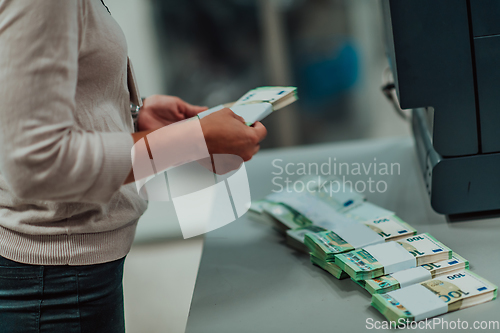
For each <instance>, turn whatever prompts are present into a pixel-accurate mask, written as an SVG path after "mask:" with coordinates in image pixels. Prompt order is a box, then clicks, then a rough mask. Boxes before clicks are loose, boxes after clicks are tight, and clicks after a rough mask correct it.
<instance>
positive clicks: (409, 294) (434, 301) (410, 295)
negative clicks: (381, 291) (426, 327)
mask: <svg viewBox="0 0 500 333" xmlns="http://www.w3.org/2000/svg"><path fill="white" fill-rule="evenodd" d="M387 295H389V296H391V297H392V298H394V299H395V300H396V301H398V302H399V303H401V304H402V305H403V306H404V307H405V308H406V309H408V311H410V313H411V314H412V315H413V317H414V318H415V321H420V320H423V319H425V318H432V317H435V316H439V315H442V314H444V313H447V312H448V304H446V303H445V301H443V300H442V299H441V298H439V297H438V296H437V295H436V294H434V293H433V292H432V291H430V290H429V289H427V288H426V287H424V286H422V285H421V284H414V285H411V286H408V287H406V288H402V289H398V290H394V291H390V292H388V293H387Z"/></svg>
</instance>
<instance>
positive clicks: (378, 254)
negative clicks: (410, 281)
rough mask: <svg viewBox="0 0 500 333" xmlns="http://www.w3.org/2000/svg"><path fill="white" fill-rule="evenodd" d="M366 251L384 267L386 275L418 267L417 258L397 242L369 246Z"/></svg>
mask: <svg viewBox="0 0 500 333" xmlns="http://www.w3.org/2000/svg"><path fill="white" fill-rule="evenodd" d="M364 249H365V251H367V252H368V253H370V254H371V255H372V256H373V257H374V258H375V259H377V261H378V262H379V263H380V264H381V265H382V266H384V274H392V273H394V272H399V271H402V270H405V269H409V268H413V267H416V266H417V260H416V259H415V257H414V256H413V255H412V254H411V253H410V252H408V251H407V250H405V248H404V247H402V246H401V245H400V244H399V243H397V242H387V243H384V244H377V245H372V246H367V247H365V248H364Z"/></svg>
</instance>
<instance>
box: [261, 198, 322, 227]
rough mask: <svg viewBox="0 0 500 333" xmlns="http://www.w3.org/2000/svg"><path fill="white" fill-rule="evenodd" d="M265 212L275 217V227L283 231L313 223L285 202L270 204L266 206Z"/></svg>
mask: <svg viewBox="0 0 500 333" xmlns="http://www.w3.org/2000/svg"><path fill="white" fill-rule="evenodd" d="M264 213H265V214H268V215H269V216H270V217H272V218H273V220H274V225H275V227H276V228H277V229H278V230H280V231H282V232H283V233H285V232H286V231H287V230H289V229H297V228H303V227H307V226H310V225H312V222H311V221H310V220H309V219H307V218H306V217H304V216H303V215H302V214H300V213H299V212H297V211H296V210H294V209H293V208H292V207H289V206H287V205H285V204H276V203H273V204H268V205H266V206H265V207H264Z"/></svg>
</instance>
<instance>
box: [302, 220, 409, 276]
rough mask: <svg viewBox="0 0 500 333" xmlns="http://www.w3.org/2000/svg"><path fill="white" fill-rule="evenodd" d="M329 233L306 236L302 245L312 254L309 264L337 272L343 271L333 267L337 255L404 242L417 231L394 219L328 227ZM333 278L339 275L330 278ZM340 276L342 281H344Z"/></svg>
mask: <svg viewBox="0 0 500 333" xmlns="http://www.w3.org/2000/svg"><path fill="white" fill-rule="evenodd" d="M328 229H330V230H328V231H319V232H314V233H306V234H305V236H304V244H305V245H306V246H307V247H308V249H309V250H310V252H311V261H312V262H313V263H314V264H316V265H318V266H320V267H322V268H323V267H324V266H328V267H333V269H335V270H336V271H342V269H341V268H340V267H339V266H338V265H337V264H336V263H334V261H335V256H336V255H338V254H340V253H345V252H349V251H352V250H354V249H357V248H363V247H366V246H369V245H374V244H380V243H384V242H386V241H392V240H397V239H402V238H406V237H408V236H411V235H415V234H416V233H417V231H416V230H415V229H414V228H412V227H411V226H410V225H409V224H407V223H406V222H404V221H402V220H401V219H399V218H398V217H397V216H395V215H391V216H387V217H384V218H380V219H375V220H370V221H365V222H363V223H359V222H355V221H354V222H351V223H347V224H338V225H334V224H331V225H330V226H329V227H328ZM333 275H334V276H335V277H337V276H340V274H333ZM344 276H345V274H344V275H342V277H344Z"/></svg>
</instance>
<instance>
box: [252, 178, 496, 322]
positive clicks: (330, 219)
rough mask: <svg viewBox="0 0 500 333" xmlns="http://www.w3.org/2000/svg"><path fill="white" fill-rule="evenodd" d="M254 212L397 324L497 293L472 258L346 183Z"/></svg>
mask: <svg viewBox="0 0 500 333" xmlns="http://www.w3.org/2000/svg"><path fill="white" fill-rule="evenodd" d="M311 179H312V177H306V178H304V179H303V182H304V183H306V182H308V181H309V180H311ZM332 180H334V181H338V179H336V178H335V177H329V178H324V177H318V181H317V182H316V183H317V184H321V182H323V181H332ZM250 210H251V211H252V212H253V213H254V214H256V215H258V216H261V217H263V218H265V219H267V220H268V221H270V222H272V224H273V226H274V227H275V229H277V230H278V231H280V232H282V233H283V234H285V235H286V243H287V245H289V246H291V247H293V248H295V249H297V250H298V251H300V252H304V253H308V254H309V255H310V260H311V262H312V263H313V264H314V265H316V266H318V267H320V268H322V269H323V270H325V271H327V272H328V273H330V274H331V275H332V276H334V277H336V278H337V279H342V278H347V277H350V278H351V279H352V280H353V281H354V282H356V283H357V284H358V285H360V286H361V287H363V288H364V289H366V290H367V291H368V292H369V293H370V294H372V306H373V307H375V308H376V309H377V310H378V311H380V312H381V313H382V315H384V316H385V317H386V318H387V319H388V320H389V321H391V324H394V325H395V326H397V325H398V324H402V323H403V322H398V320H399V321H404V323H406V321H407V320H410V321H413V320H415V321H418V320H422V319H425V318H430V317H433V316H437V315H440V314H443V313H446V312H451V311H455V310H458V309H461V308H464V307H468V306H472V305H476V304H480V303H484V302H487V301H489V300H492V299H495V298H496V295H497V287H496V286H494V285H492V284H491V283H489V282H488V281H486V280H484V279H483V278H481V277H479V276H477V275H476V274H474V273H472V272H470V271H469V262H468V261H467V260H466V259H464V258H462V257H461V256H459V255H458V254H456V253H453V251H452V250H451V249H450V248H448V247H447V246H446V245H444V244H443V243H441V242H440V241H438V240H437V239H435V238H434V237H433V236H431V235H430V234H428V233H422V234H418V235H417V230H416V229H415V228H413V227H412V226H410V225H409V224H408V223H406V222H404V221H403V220H402V219H400V218H399V217H398V216H396V214H395V213H394V212H392V211H389V210H387V209H384V208H382V207H379V206H377V205H374V204H372V203H370V202H367V201H366V199H365V197H364V196H363V195H362V194H360V193H357V192H356V191H354V190H353V189H352V188H349V186H347V185H345V184H344V191H342V192H339V193H328V192H326V191H322V190H321V187H320V186H317V187H312V188H309V190H308V191H303V192H300V193H299V192H281V193H273V194H271V195H268V196H267V197H266V198H265V199H264V200H260V201H256V202H253V203H252V206H251V208H250ZM422 304H425V306H423V305H422Z"/></svg>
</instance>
